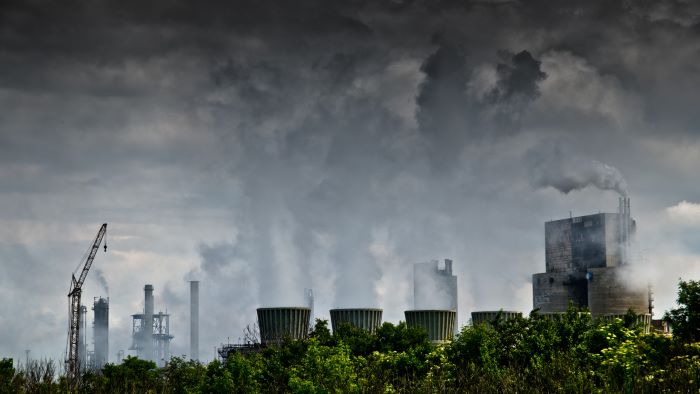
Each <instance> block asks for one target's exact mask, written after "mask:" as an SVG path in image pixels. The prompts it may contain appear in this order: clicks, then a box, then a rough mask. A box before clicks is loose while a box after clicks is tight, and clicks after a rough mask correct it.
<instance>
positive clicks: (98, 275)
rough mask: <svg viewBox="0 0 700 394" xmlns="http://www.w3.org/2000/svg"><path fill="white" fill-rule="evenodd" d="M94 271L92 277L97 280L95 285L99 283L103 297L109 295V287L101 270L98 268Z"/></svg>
mask: <svg viewBox="0 0 700 394" xmlns="http://www.w3.org/2000/svg"><path fill="white" fill-rule="evenodd" d="M94 271H95V272H94V276H95V279H96V280H97V283H99V284H100V286H101V287H102V289H103V290H104V291H105V295H109V286H108V285H107V279H105V276H104V274H103V273H102V270H101V269H99V268H95V269H94Z"/></svg>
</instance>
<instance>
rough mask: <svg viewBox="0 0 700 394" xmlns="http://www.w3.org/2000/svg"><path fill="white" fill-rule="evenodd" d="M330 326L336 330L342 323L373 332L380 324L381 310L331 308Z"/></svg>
mask: <svg viewBox="0 0 700 394" xmlns="http://www.w3.org/2000/svg"><path fill="white" fill-rule="evenodd" d="M330 312H331V326H332V327H333V332H335V331H337V330H338V327H340V325H341V324H343V323H350V324H351V325H353V326H355V327H357V328H361V329H363V330H366V331H369V332H375V331H376V330H377V327H379V326H380V325H381V324H382V312H383V311H382V310H381V309H376V308H348V309H331V310H330Z"/></svg>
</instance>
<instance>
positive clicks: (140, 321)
mask: <svg viewBox="0 0 700 394" xmlns="http://www.w3.org/2000/svg"><path fill="white" fill-rule="evenodd" d="M143 290H144V311H143V313H137V314H134V315H131V317H132V334H131V337H132V345H131V347H130V348H129V350H135V351H136V356H137V357H138V358H141V359H144V360H151V361H155V363H156V364H157V365H158V366H159V367H162V366H164V365H165V363H166V362H167V361H168V360H169V359H170V357H171V354H170V341H172V339H173V336H172V335H171V334H170V315H169V314H168V313H163V312H158V313H154V298H153V285H146V286H145V287H144V289H143Z"/></svg>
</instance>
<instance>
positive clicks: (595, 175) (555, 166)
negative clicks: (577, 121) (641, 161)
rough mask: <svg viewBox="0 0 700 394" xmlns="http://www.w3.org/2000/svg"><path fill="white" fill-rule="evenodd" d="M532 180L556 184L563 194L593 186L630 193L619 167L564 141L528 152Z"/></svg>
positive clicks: (542, 185)
mask: <svg viewBox="0 0 700 394" xmlns="http://www.w3.org/2000/svg"><path fill="white" fill-rule="evenodd" d="M525 161H526V163H527V166H528V171H529V178H530V183H531V184H532V186H533V187H535V188H545V187H550V186H551V187H553V188H555V189H557V190H559V191H560V192H562V193H564V194H568V193H569V192H571V191H574V190H582V189H584V188H585V187H587V186H589V185H592V186H595V187H597V188H598V189H600V190H614V191H616V192H617V193H618V194H619V195H620V196H622V197H626V196H627V181H625V178H624V177H623V176H622V173H621V172H620V170H618V169H617V168H615V167H613V166H611V165H608V164H605V163H601V162H599V161H597V160H594V159H591V158H587V157H583V156H581V155H579V154H577V153H575V152H572V151H571V150H569V149H567V148H565V147H564V146H562V145H561V144H558V143H555V144H546V145H540V146H538V147H536V148H533V149H531V150H529V151H528V152H527V153H526V155H525Z"/></svg>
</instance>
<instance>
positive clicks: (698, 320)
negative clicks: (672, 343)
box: [664, 280, 700, 342]
mask: <svg viewBox="0 0 700 394" xmlns="http://www.w3.org/2000/svg"><path fill="white" fill-rule="evenodd" d="M678 288H679V289H678V299H677V302H678V305H679V307H678V308H677V309H672V310H671V311H669V312H667V313H666V314H665V316H664V320H666V321H667V322H669V323H670V324H671V327H672V328H673V336H674V337H676V338H678V339H679V340H681V341H685V342H697V341H700V281H694V280H689V281H682V280H681V281H680V283H679V285H678Z"/></svg>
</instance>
